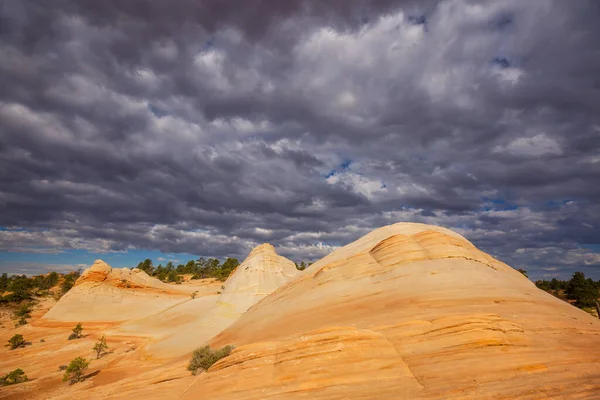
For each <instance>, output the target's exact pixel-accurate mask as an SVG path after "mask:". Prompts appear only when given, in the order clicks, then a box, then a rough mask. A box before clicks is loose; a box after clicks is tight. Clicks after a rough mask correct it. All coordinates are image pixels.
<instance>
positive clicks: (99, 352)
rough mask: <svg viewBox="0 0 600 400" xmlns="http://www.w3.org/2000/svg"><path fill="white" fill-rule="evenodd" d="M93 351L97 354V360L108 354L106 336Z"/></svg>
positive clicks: (97, 343)
mask: <svg viewBox="0 0 600 400" xmlns="http://www.w3.org/2000/svg"><path fill="white" fill-rule="evenodd" d="M92 350H93V351H95V352H96V360H97V359H99V358H100V357H102V356H103V355H104V354H106V351H107V350H108V345H107V344H106V336H105V335H102V337H101V338H100V340H99V341H98V342H96V344H95V345H94V347H92Z"/></svg>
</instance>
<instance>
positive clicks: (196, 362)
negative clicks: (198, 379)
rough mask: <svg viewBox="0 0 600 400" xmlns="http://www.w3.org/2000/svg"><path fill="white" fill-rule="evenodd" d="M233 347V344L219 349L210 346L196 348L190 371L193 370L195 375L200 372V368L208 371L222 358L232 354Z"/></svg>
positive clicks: (189, 366) (189, 367)
mask: <svg viewBox="0 0 600 400" xmlns="http://www.w3.org/2000/svg"><path fill="white" fill-rule="evenodd" d="M233 349H234V347H233V346H225V347H221V348H220V349H217V350H211V348H210V347H209V346H204V347H201V348H199V349H196V350H194V353H193V354H192V359H191V360H190V364H189V365H188V367H187V369H188V371H192V374H194V375H196V373H198V370H203V371H206V370H208V369H209V368H210V367H211V366H212V365H213V364H214V363H216V362H217V361H219V360H220V359H221V358H225V357H227V356H228V355H229V354H231V350H233Z"/></svg>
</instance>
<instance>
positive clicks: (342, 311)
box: [0, 223, 600, 400]
mask: <svg viewBox="0 0 600 400" xmlns="http://www.w3.org/2000/svg"><path fill="white" fill-rule="evenodd" d="M100 269H101V268H99V267H98V268H95V271H91V272H90V273H88V274H86V278H85V279H81V281H78V284H77V285H76V286H75V288H74V290H75V289H77V288H82V287H83V288H87V289H86V290H88V291H90V293H93V288H94V287H98V286H100V287H102V286H108V287H111V288H115V287H118V286H119V285H118V284H116V282H121V281H119V279H126V280H127V278H117V279H112V278H108V276H109V275H110V274H111V273H108V274H105V275H106V276H107V277H106V279H103V280H102V276H103V274H102V273H101V272H100ZM102 269H103V270H106V269H105V268H102ZM111 271H112V270H111ZM92 272H93V273H92ZM123 273H127V271H123ZM131 273H132V274H137V273H136V272H134V271H132V272H131ZM140 276H142V277H143V275H140ZM82 278H83V277H82ZM144 279H145V278H144ZM100 280H102V281H101V282H99V281H100ZM107 281H108V282H115V285H113V284H110V285H106V284H105V282H107ZM131 281H132V282H133V283H135V282H139V281H140V280H136V279H135V278H132V279H131ZM86 282H87V283H86ZM94 285H96V286H94ZM140 285H142V284H140ZM219 285H220V283H219ZM142 286H143V285H142ZM167 286H169V288H168V290H167V289H165V290H167V291H169V290H170V291H173V290H175V291H176V290H179V289H173V288H174V287H175V286H172V285H167ZM150 287H151V288H150ZM211 287H212V288H213V289H214V286H211ZM119 289H121V288H120V287H119ZM111 290H112V289H111ZM125 290H128V289H127V288H125ZM135 290H136V291H139V292H140V293H144V292H145V291H146V292H148V293H150V292H152V293H156V292H157V290H158V292H161V291H162V290H163V289H162V288H157V287H154V285H146V286H145V288H143V287H142V288H139V289H135ZM221 291H222V293H221V294H219V295H218V296H217V295H216V294H213V295H210V293H207V294H206V296H202V298H201V299H199V298H195V299H189V296H188V300H187V301H186V302H182V303H178V304H175V305H173V306H168V305H167V306H165V305H164V304H163V306H162V308H160V309H158V308H159V307H155V306H153V305H152V304H154V303H149V304H150V307H151V308H153V309H155V312H153V313H152V314H149V315H146V316H142V317H140V318H135V319H130V320H129V321H127V322H125V323H122V324H120V326H118V327H116V328H115V329H114V330H113V331H111V332H109V334H108V337H109V340H112V342H113V343H112V344H111V346H115V349H116V352H115V353H114V354H111V355H109V356H107V357H105V358H103V359H101V360H97V361H96V360H94V361H93V362H92V369H93V371H95V372H94V373H95V374H96V375H94V376H92V377H90V378H89V379H87V380H86V381H85V382H84V383H81V384H77V385H73V386H65V385H64V384H62V382H60V372H57V370H56V365H55V364H57V363H65V362H66V361H68V360H70V359H72V358H74V357H76V356H82V355H83V356H88V357H89V353H90V351H91V350H90V348H91V347H92V346H91V345H92V343H93V342H92V341H91V339H90V340H89V341H88V338H84V339H80V341H81V342H80V341H73V343H70V342H68V341H66V336H67V334H68V331H69V329H70V328H71V327H69V329H66V328H64V327H63V328H57V329H62V330H61V331H60V332H57V333H55V334H54V335H51V333H52V332H53V331H51V330H49V328H46V330H44V331H42V330H40V329H41V328H36V327H30V326H25V327H21V328H19V329H20V330H22V331H23V333H24V335H25V336H26V337H27V338H28V339H33V340H34V342H35V341H36V340H37V339H39V338H41V337H45V338H47V341H46V342H45V343H43V344H41V343H40V344H38V343H37V342H36V343H34V344H33V345H32V346H28V347H26V348H24V349H20V350H15V353H10V356H11V357H12V354H17V355H18V357H22V358H19V359H13V358H14V357H12V358H10V357H8V356H6V355H9V353H8V350H0V351H4V352H6V354H3V355H2V356H3V357H2V358H0V360H2V361H0V367H2V368H3V370H11V369H14V368H16V367H25V369H26V370H27V372H29V371H31V376H30V377H31V378H34V380H32V381H31V382H28V383H25V384H22V386H20V387H19V388H10V389H6V390H7V391H6V392H5V393H6V395H4V394H3V393H2V392H0V398H3V397H6V398H15V399H17V398H18V399H24V398H34V399H37V398H55V399H70V398H77V397H84V398H90V399H104V398H110V399H144V400H147V399H149V398H156V399H162V398H173V399H196V398H210V399H215V400H216V399H219V400H230V399H231V400H233V399H236V400H254V399H281V400H283V399H286V400H287V399H317V400H318V399H394V400H395V399H401V398H410V399H453V398H456V399H458V398H461V399H467V398H468V399H471V398H485V399H514V398H519V399H540V398H569V399H571V398H586V399H587V398H599V396H598V393H600V376H599V373H598V372H597V371H598V370H599V367H600V350H599V348H598V343H600V321H599V320H598V319H595V318H593V317H592V316H590V315H589V314H587V313H585V312H583V311H581V310H579V309H576V308H574V307H573V306H571V305H569V304H567V303H565V302H563V301H561V300H559V299H557V298H555V297H553V296H551V295H549V294H547V293H545V292H543V291H540V290H538V289H537V288H536V287H535V285H533V283H532V282H530V281H529V280H528V279H527V278H525V277H524V276H523V275H522V274H520V273H519V272H517V271H515V270H514V269H512V268H510V267H509V266H508V265H506V264H504V263H502V262H500V261H498V260H496V259H495V258H493V257H491V256H490V255H488V254H486V253H484V252H482V251H480V250H479V249H477V248H476V247H475V246H473V244H471V243H470V242H469V241H468V240H466V239H465V238H463V237H462V236H460V235H459V234H457V233H455V232H453V231H450V230H448V229H444V228H440V227H435V226H429V225H423V224H408V223H401V224H395V225H390V226H386V227H383V228H380V229H377V230H375V231H373V232H371V233H369V234H368V235H366V236H364V237H362V238H361V239H359V240H357V241H355V242H353V243H350V244H349V245H347V246H344V247H342V248H340V249H338V250H337V251H334V252H333V253H331V254H330V255H328V256H326V257H324V258H323V259H321V260H320V261H318V262H316V263H315V264H313V265H312V266H311V267H309V268H308V269H306V270H305V271H303V272H301V273H299V272H297V271H296V270H295V267H294V265H293V263H292V262H290V261H289V260H286V259H284V258H283V257H279V256H278V255H277V254H276V253H275V251H274V249H273V248H272V246H270V245H262V246H259V247H258V248H256V249H255V250H253V251H252V252H251V253H250V255H249V256H248V258H247V259H246V260H245V261H244V263H242V264H241V265H240V266H239V267H238V269H237V270H236V271H235V272H234V273H233V274H232V275H231V276H230V277H229V279H228V280H227V282H225V284H224V288H223V289H222V290H221ZM74 293H77V291H75V292H74ZM269 293H270V294H269ZM78 296H79V297H73V299H72V300H74V299H82V298H83V297H82V294H81V293H80V295H78ZM123 296H125V293H124V294H123ZM127 296H130V295H129V294H127ZM136 296H137V295H136ZM171 296H178V295H177V294H171ZM65 297H66V296H65ZM97 299H100V300H103V299H104V300H105V299H106V296H105V297H102V296H99V297H97ZM139 299H140V298H139V297H138V298H137V300H139ZM144 299H145V298H144ZM61 301H62V300H61ZM59 303H60V302H59ZM167 303H168V302H167ZM109 304H110V302H109ZM136 304H138V305H140V304H144V302H143V301H142V302H137V303H136ZM68 305H69V307H71V308H69V307H66V306H64V308H63V309H62V312H63V313H65V314H64V315H63V318H70V317H69V314H70V313H71V310H74V312H75V313H77V312H80V309H79V308H76V307H75V305H74V301H70V302H69V303H68ZM112 312H113V313H114V314H115V315H114V316H113V318H120V316H117V313H118V312H120V311H119V309H118V308H117V307H113V308H112ZM84 325H85V324H84ZM86 326H87V325H86ZM104 333H106V332H105V331H101V330H98V331H97V332H96V333H93V334H95V335H96V336H100V335H101V334H104ZM11 334H12V332H11ZM119 335H131V337H127V338H123V337H122V336H119ZM5 336H6V337H3V338H2V339H3V340H7V339H8V334H7V335H5ZM84 341H88V342H84ZM207 341H208V343H210V344H211V345H212V346H213V347H220V346H224V345H234V346H236V348H235V350H234V351H233V352H232V354H231V355H230V356H228V357H226V358H223V359H222V360H220V361H218V362H217V363H216V364H214V365H213V366H212V367H211V368H210V369H209V371H208V372H207V373H202V374H200V375H198V376H191V375H190V373H189V371H187V370H186V365H187V362H188V360H189V357H190V355H191V351H192V350H193V349H194V348H197V347H200V346H202V345H203V344H205V343H206V342H207ZM75 342H77V343H75ZM65 343H67V345H66V346H65ZM132 347H135V348H136V349H135V350H131V349H132ZM40 349H41V350H42V351H45V353H43V352H42V353H40ZM50 352H52V354H56V355H55V356H53V357H57V359H56V360H55V359H50V358H49V357H39V354H44V355H46V354H51V353H50ZM86 352H87V353H86ZM5 356H6V357H5ZM58 358H59V359H58ZM30 362H31V363H34V364H32V365H28V363H30ZM28 375H29V374H28ZM16 386H19V385H16Z"/></svg>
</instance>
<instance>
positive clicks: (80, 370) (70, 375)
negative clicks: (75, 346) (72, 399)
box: [63, 357, 90, 385]
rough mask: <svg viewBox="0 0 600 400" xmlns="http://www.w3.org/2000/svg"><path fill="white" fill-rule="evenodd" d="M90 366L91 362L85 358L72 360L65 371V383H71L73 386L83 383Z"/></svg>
mask: <svg viewBox="0 0 600 400" xmlns="http://www.w3.org/2000/svg"><path fill="white" fill-rule="evenodd" d="M89 365H90V363H89V361H87V360H86V359H85V358H81V357H77V358H76V359H74V360H72V361H71V362H70V363H69V365H68V366H67V369H65V374H64V375H63V382H66V381H70V383H71V385H72V384H74V383H77V382H81V381H82V380H83V374H84V373H85V370H86V369H87V367H88V366H89Z"/></svg>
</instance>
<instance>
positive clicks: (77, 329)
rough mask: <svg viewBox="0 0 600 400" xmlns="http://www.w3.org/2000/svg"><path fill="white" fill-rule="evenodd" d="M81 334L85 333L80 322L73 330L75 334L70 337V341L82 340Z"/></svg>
mask: <svg viewBox="0 0 600 400" xmlns="http://www.w3.org/2000/svg"><path fill="white" fill-rule="evenodd" d="M81 332H83V326H82V325H81V322H80V323H78V324H77V325H76V326H75V328H73V333H71V334H70V335H69V340H73V339H79V338H81V336H82V335H81Z"/></svg>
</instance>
